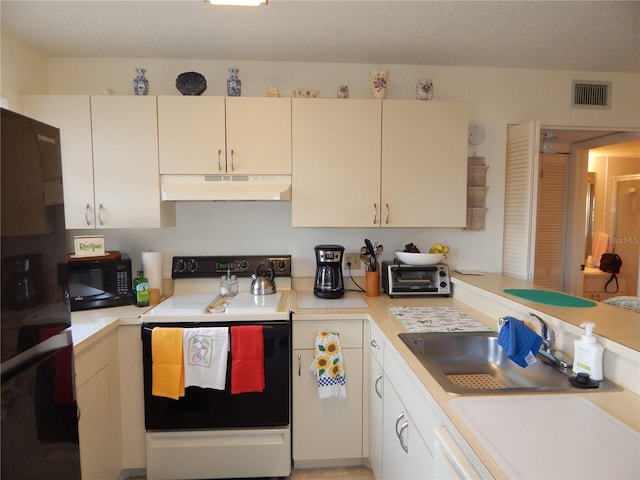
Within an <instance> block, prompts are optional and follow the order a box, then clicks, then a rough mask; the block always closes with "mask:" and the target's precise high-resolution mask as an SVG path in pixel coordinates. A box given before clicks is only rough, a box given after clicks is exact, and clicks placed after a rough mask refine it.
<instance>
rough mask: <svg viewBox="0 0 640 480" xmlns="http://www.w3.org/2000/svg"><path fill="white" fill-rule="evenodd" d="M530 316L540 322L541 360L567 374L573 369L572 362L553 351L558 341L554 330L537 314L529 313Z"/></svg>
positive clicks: (560, 353)
mask: <svg viewBox="0 0 640 480" xmlns="http://www.w3.org/2000/svg"><path fill="white" fill-rule="evenodd" d="M529 315H531V316H532V317H535V318H537V319H538V320H539V321H540V335H541V336H542V345H541V346H540V351H539V352H538V355H540V358H541V360H542V361H543V362H545V363H547V364H549V365H551V366H552V367H554V368H556V369H558V370H560V371H562V372H566V371H567V370H569V369H571V367H572V364H571V360H570V359H569V358H568V357H567V356H566V355H565V354H564V353H562V352H561V351H559V350H554V349H553V348H554V344H555V341H556V335H555V333H554V332H553V329H552V328H551V327H550V326H549V325H547V322H545V321H544V320H543V319H542V318H540V317H539V316H538V315H536V314H535V313H533V312H529Z"/></svg>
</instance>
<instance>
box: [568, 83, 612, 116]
mask: <svg viewBox="0 0 640 480" xmlns="http://www.w3.org/2000/svg"><path fill="white" fill-rule="evenodd" d="M610 98H611V82H585V81H582V80H574V81H573V88H572V91H571V107H573V108H601V109H605V108H611V104H610Z"/></svg>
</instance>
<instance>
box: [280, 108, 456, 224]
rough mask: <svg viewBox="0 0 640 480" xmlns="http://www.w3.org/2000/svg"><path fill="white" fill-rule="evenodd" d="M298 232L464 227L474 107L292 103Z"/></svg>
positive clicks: (294, 212)
mask: <svg viewBox="0 0 640 480" xmlns="http://www.w3.org/2000/svg"><path fill="white" fill-rule="evenodd" d="M292 184H293V187H292V188H293V192H292V224H293V226H294V227H375V226H378V227H392V228H397V227H464V226H465V225H466V202H467V196H466V195H467V194H466V188H467V107H466V105H465V104H462V103H456V102H427V101H425V102H420V101H415V100H412V101H404V100H384V101H380V100H337V99H336V100H334V99H313V100H309V99H304V100H303V99H301V100H295V99H294V100H293V178H292Z"/></svg>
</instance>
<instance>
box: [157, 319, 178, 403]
mask: <svg viewBox="0 0 640 480" xmlns="http://www.w3.org/2000/svg"><path fill="white" fill-rule="evenodd" d="M182 330H183V329H182V328H164V327H156V328H154V329H153V330H152V331H151V361H152V365H153V367H152V380H153V382H152V388H151V394H152V395H155V396H157V397H168V398H173V399H174V400H178V399H179V398H180V397H184V362H183V357H182V337H183V334H182Z"/></svg>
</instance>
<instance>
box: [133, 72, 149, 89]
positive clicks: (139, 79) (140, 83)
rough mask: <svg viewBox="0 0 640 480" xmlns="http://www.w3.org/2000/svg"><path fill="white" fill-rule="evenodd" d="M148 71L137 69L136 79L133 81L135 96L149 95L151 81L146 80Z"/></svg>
mask: <svg viewBox="0 0 640 480" xmlns="http://www.w3.org/2000/svg"><path fill="white" fill-rule="evenodd" d="M145 72H146V70H145V69H144V68H136V74H137V75H136V78H134V79H133V93H134V94H135V95H148V94H149V80H147V79H146V78H144V74H145Z"/></svg>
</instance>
